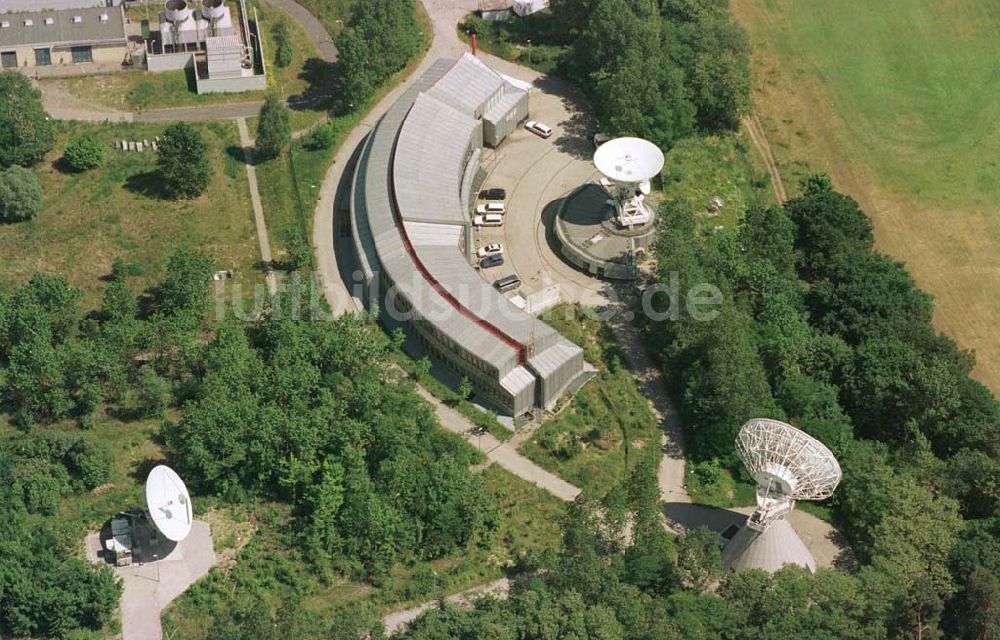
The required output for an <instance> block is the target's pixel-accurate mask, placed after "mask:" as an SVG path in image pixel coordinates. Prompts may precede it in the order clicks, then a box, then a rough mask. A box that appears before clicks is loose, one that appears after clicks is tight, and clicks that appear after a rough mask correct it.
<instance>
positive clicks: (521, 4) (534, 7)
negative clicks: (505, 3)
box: [511, 0, 549, 18]
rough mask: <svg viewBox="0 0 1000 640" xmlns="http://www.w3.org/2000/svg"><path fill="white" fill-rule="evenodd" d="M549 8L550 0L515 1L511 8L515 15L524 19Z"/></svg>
mask: <svg viewBox="0 0 1000 640" xmlns="http://www.w3.org/2000/svg"><path fill="white" fill-rule="evenodd" d="M548 8H549V0H513V3H512V6H511V9H512V10H513V11H514V13H516V14H517V15H519V16H521V17H522V18H523V17H524V16H530V15H531V14H533V13H538V12H539V11H541V10H543V9H548Z"/></svg>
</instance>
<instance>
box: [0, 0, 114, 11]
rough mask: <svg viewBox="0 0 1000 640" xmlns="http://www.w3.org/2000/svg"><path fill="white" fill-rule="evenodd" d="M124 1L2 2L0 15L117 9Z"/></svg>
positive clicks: (16, 0)
mask: <svg viewBox="0 0 1000 640" xmlns="http://www.w3.org/2000/svg"><path fill="white" fill-rule="evenodd" d="M121 4H122V0H0V13H3V12H6V11H58V10H60V9H91V8H95V7H117V6H120V5H121Z"/></svg>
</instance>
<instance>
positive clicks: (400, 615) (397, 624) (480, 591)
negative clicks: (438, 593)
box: [382, 578, 510, 635]
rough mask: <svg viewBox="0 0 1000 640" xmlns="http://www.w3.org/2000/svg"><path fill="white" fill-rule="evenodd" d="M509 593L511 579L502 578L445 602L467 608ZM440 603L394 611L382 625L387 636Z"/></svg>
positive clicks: (457, 594)
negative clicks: (485, 598) (483, 599)
mask: <svg viewBox="0 0 1000 640" xmlns="http://www.w3.org/2000/svg"><path fill="white" fill-rule="evenodd" d="M509 592H510V579H509V578H500V579H499V580H495V581H493V582H490V583H488V584H485V585H482V586H480V587H473V588H472V589H468V590H467V591H460V592H458V593H455V594H452V595H450V596H448V597H446V598H445V599H444V600H445V602H447V603H448V604H455V605H465V606H467V605H471V604H472V602H473V601H474V600H476V599H477V598H482V597H483V596H487V595H489V596H496V597H498V598H506V597H507V594H508V593H509ZM438 602H439V601H438V600H431V601H429V602H424V603H423V604H419V605H417V606H415V607H410V608H409V609H404V610H402V611H394V612H393V613H390V614H389V615H387V616H385V617H384V618H382V624H383V625H384V626H385V633H386V635H392V634H393V633H395V632H397V631H399V630H400V629H402V628H403V627H404V626H406V625H407V624H409V623H411V622H413V621H414V620H416V619H417V618H419V617H420V615H421V614H423V613H424V612H425V611H428V610H430V609H431V608H433V607H434V606H435V605H436V604H438Z"/></svg>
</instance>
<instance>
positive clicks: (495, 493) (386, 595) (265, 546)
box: [163, 466, 565, 638]
mask: <svg viewBox="0 0 1000 640" xmlns="http://www.w3.org/2000/svg"><path fill="white" fill-rule="evenodd" d="M482 474H483V479H484V481H485V482H486V486H487V489H488V491H489V493H490V495H491V496H492V497H493V500H494V502H495V504H496V505H497V508H498V509H499V510H500V513H501V523H500V528H499V531H498V532H497V535H496V536H495V538H494V540H493V541H492V544H490V545H487V546H485V547H476V548H474V549H470V550H468V551H467V552H464V553H461V554H456V555H454V556H452V557H449V558H444V559H442V560H438V561H435V562H418V563H414V564H412V565H409V566H398V567H396V569H395V570H394V571H393V572H392V573H391V574H390V575H389V576H388V577H386V578H385V579H384V580H382V581H381V582H380V583H379V584H377V585H374V586H373V585H369V584H364V583H360V582H355V581H352V580H350V579H348V578H346V577H343V576H320V575H317V574H315V573H314V572H312V571H311V570H310V565H309V562H308V559H306V558H302V557H301V556H299V555H298V553H297V551H296V550H295V549H296V545H295V544H294V539H293V537H292V533H291V532H292V528H291V522H292V520H291V514H290V513H289V511H288V508H287V507H286V506H282V505H277V504H262V505H257V506H256V507H255V508H253V509H252V510H251V512H250V513H249V514H248V520H250V521H251V522H252V523H253V524H254V525H255V526H256V528H257V533H256V534H255V535H254V537H253V539H252V540H251V542H250V543H249V544H247V545H246V546H245V548H244V549H243V550H242V551H240V553H239V555H238V556H237V558H236V560H235V563H233V564H232V566H231V567H228V568H225V569H223V568H217V569H213V570H212V572H211V573H210V574H209V576H208V577H207V578H205V579H203V580H201V581H199V582H198V583H196V584H195V585H194V587H192V588H191V589H190V590H189V591H188V592H187V593H185V594H184V595H182V596H181V597H180V598H178V600H177V601H176V602H175V603H174V604H173V605H171V607H170V608H169V609H168V610H167V611H166V612H165V613H164V616H163V628H164V630H165V631H166V632H167V633H168V634H169V635H170V637H177V638H204V637H205V634H206V632H207V631H208V630H209V629H210V628H211V626H212V621H213V620H214V619H215V618H216V617H219V616H220V615H222V614H223V613H224V612H225V609H226V607H228V606H229V603H230V602H231V595H232V593H233V592H234V589H239V590H241V591H242V590H243V589H254V590H255V591H257V592H258V593H263V594H266V595H265V599H266V600H267V601H269V602H270V604H272V605H278V604H279V603H280V596H283V595H285V594H287V593H289V592H292V591H294V592H295V593H297V594H298V595H299V597H301V599H302V602H303V608H304V610H305V612H306V613H308V614H312V615H316V616H319V617H320V618H323V617H325V616H328V615H329V613H330V611H331V609H332V608H333V607H336V606H337V605H340V604H343V603H345V602H349V601H353V600H357V599H360V598H367V599H370V600H371V601H372V602H373V603H375V604H376V605H377V606H379V607H380V608H382V609H384V610H385V611H389V610H393V609H399V608H402V607H405V606H409V605H411V604H415V603H418V602H422V601H425V600H428V599H431V598H434V597H437V596H438V595H440V594H445V593H454V592H456V591H461V590H463V589H468V588H470V587H473V586H475V585H478V584H483V583H486V582H489V581H491V580H495V579H496V578H499V577H501V576H502V575H503V574H504V571H505V569H506V568H508V567H510V566H512V565H513V564H514V563H515V562H516V560H517V558H519V557H521V556H523V555H525V554H528V553H537V552H541V551H544V550H548V549H554V548H556V546H557V545H558V543H559V539H560V535H561V534H560V529H559V522H560V519H561V516H562V514H563V513H564V510H565V505H564V504H563V503H562V502H561V501H560V500H558V499H556V498H554V497H552V496H550V495H548V494H547V493H546V492H544V491H542V490H541V489H539V488H537V487H535V486H534V485H532V484H530V483H528V482H525V481H524V480H521V479H520V478H518V477H516V476H513V475H511V474H509V473H508V472H506V471H504V470H503V469H500V468H499V467H496V466H491V467H488V468H487V469H485V470H484V471H483V472H482ZM230 520H231V521H234V522H235V521H237V520H238V518H237V517H236V516H231V517H230Z"/></svg>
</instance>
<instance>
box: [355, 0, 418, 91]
mask: <svg viewBox="0 0 1000 640" xmlns="http://www.w3.org/2000/svg"><path fill="white" fill-rule="evenodd" d="M413 2H414V0H371V1H370V2H359V3H357V4H355V5H354V6H353V11H352V13H351V16H350V19H349V20H348V25H347V28H346V29H344V30H343V31H342V32H341V33H340V34H339V36H338V37H337V52H338V58H339V59H338V66H339V69H340V72H341V83H342V98H343V100H344V102H345V103H346V104H345V106H348V107H351V106H360V105H361V104H362V103H364V102H365V101H366V100H367V99H368V98H370V97H371V96H372V94H373V93H374V92H375V90H376V89H377V88H378V87H379V86H380V85H381V84H382V83H383V82H385V81H386V80H387V79H388V78H389V76H391V75H392V74H394V73H396V72H397V71H399V70H400V69H402V68H403V67H405V66H406V64H407V63H408V62H409V61H410V59H411V58H413V56H415V55H416V54H417V52H418V51H419V50H420V45H421V42H422V39H423V36H422V35H421V32H420V24H419V22H418V21H417V18H416V13H415V11H416V9H415V7H414V4H413Z"/></svg>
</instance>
